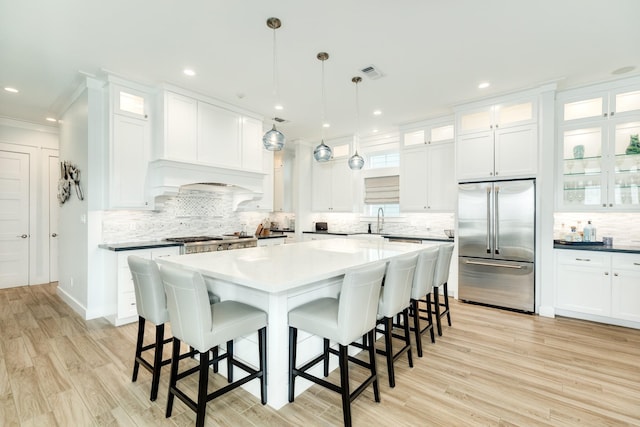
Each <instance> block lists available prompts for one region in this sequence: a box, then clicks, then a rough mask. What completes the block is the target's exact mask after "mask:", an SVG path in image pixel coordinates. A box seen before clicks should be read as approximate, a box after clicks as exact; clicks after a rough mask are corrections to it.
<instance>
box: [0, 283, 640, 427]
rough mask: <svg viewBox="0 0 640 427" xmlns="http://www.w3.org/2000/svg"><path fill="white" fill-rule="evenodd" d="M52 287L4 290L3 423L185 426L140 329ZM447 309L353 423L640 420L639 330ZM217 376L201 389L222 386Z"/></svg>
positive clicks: (250, 418) (307, 402) (305, 411)
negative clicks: (81, 311) (83, 308)
mask: <svg viewBox="0 0 640 427" xmlns="http://www.w3.org/2000/svg"><path fill="white" fill-rule="evenodd" d="M55 288H56V287H55V284H48V285H40V286H31V287H22V288H13V289H5V290H0V426H18V425H19V426H94V425H97V426H102V425H108V426H117V425H122V426H162V425H167V426H189V425H193V423H194V421H195V416H194V414H193V413H192V412H191V411H190V410H188V409H187V408H186V407H185V406H184V405H182V404H181V403H179V402H178V401H177V400H176V405H175V407H174V413H173V417H171V418H170V419H165V418H164V410H165V404H166V395H167V392H166V389H167V379H168V375H167V374H168V370H167V371H164V370H163V376H162V379H161V383H160V393H159V396H158V400H157V401H156V402H150V401H149V399H148V395H149V389H150V380H151V379H150V374H149V373H148V372H147V371H144V370H142V369H141V370H140V375H139V378H138V381H137V382H136V383H132V382H131V368H132V360H133V354H134V343H135V335H136V328H137V325H136V324H131V325H127V326H124V327H120V328H115V327H113V326H111V325H110V324H108V323H107V322H106V321H105V320H104V319H99V320H91V321H84V320H82V319H81V318H80V317H79V316H77V315H76V314H75V313H74V312H73V311H72V310H71V309H70V308H69V307H67V306H66V305H65V304H64V303H63V302H62V301H61V300H60V299H59V298H58V297H57V296H56V293H55ZM452 315H453V327H451V328H449V327H445V330H444V336H443V337H441V338H439V339H437V342H436V344H431V343H430V342H429V341H428V340H426V342H425V343H424V350H425V355H424V357H423V358H421V359H418V358H417V357H415V352H414V358H415V366H414V368H413V369H409V368H408V366H407V363H406V359H401V360H399V361H398V362H397V363H396V366H397V371H396V383H397V385H396V387H395V388H394V389H390V388H389V386H388V382H387V376H386V372H385V365H384V364H383V363H384V361H383V360H382V358H381V357H379V358H378V367H379V369H378V371H379V373H380V376H381V397H382V402H381V403H379V404H376V403H375V402H374V401H373V394H372V392H371V389H369V390H367V391H366V392H365V393H363V394H362V395H361V396H360V397H359V398H358V399H357V400H356V401H355V402H354V404H353V419H354V424H355V426H368V425H376V426H377V425H381V426H390V425H403V426H404V425H411V426H431V425H442V426H458V425H459V426H472V425H483V426H485V425H489V426H493V425H495V426H498V425H499V426H513V425H518V426H536V425H553V426H609V425H616V426H618V425H640V330H634V329H625V328H620V327H614V326H607V325H600V324H596V323H590V322H585V321H579V320H573V319H566V318H557V319H548V318H541V317H537V316H529V315H523V314H517V313H511V312H507V311H501V310H495V309H489V308H484V307H480V306H474V305H468V304H463V303H456V302H454V303H452ZM149 332H151V329H149ZM150 336H152V335H151V334H150ZM286 355H287V352H286V349H284V348H283V349H282V357H286ZM189 363H193V361H189ZM360 369H361V368H357V367H355V368H353V371H352V372H351V375H352V377H353V378H354V379H359V378H361V377H362V375H364V372H362V371H360ZM215 377H216V376H214V378H213V379H212V380H211V383H210V387H215V386H217V385H219V384H221V383H222V382H223V380H221V379H220V378H215ZM331 378H332V379H334V380H335V379H336V375H335V372H334V373H333V374H332V375H331ZM193 384H194V390H195V381H194V382H193ZM340 405H341V404H340V398H339V396H338V395H337V394H335V393H332V392H330V391H328V390H326V389H323V388H321V387H319V386H314V387H312V388H311V389H309V390H308V391H307V392H305V393H304V394H303V395H301V396H300V397H299V398H297V399H296V401H295V402H294V403H292V404H288V405H287V406H285V407H284V408H282V409H281V410H280V411H275V410H273V409H271V408H269V407H268V406H262V405H260V402H259V400H258V399H256V398H254V397H253V396H251V395H249V394H248V393H246V392H245V391H244V390H237V391H235V392H233V393H231V394H228V395H225V396H223V397H222V398H220V399H217V400H214V401H212V402H209V405H208V407H207V420H206V424H207V425H210V426H219V425H220V426H288V425H296V426H298V425H304V426H306V427H309V426H327V425H341V424H342V409H341V406H340Z"/></svg>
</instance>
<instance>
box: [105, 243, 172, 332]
mask: <svg viewBox="0 0 640 427" xmlns="http://www.w3.org/2000/svg"><path fill="white" fill-rule="evenodd" d="M179 254H180V248H179V247H178V246H171V247H166V248H152V249H136V250H130V251H108V253H107V259H106V264H107V265H106V268H105V272H106V275H107V277H106V280H107V286H108V287H109V289H110V290H109V291H108V292H109V300H110V304H109V306H110V309H109V312H110V313H109V315H108V316H107V318H108V319H109V321H110V322H111V323H113V324H114V325H115V326H120V325H124V324H127V323H132V322H135V321H137V320H138V309H137V306H136V293H135V289H134V287H133V277H132V276H131V271H130V270H129V263H128V262H127V258H128V257H129V256H130V255H136V256H139V257H140V258H145V259H158V258H162V257H166V256H173V255H179Z"/></svg>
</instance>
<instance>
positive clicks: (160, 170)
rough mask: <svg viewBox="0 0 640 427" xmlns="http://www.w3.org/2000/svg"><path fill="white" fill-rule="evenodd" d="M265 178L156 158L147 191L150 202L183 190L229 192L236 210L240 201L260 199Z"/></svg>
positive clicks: (152, 163)
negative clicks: (231, 194)
mask: <svg viewBox="0 0 640 427" xmlns="http://www.w3.org/2000/svg"><path fill="white" fill-rule="evenodd" d="M265 176H266V174H265V173H263V172H253V171H246V170H239V169H229V168H224V167H219V166H211V165H206V164H202V163H188V162H180V161H175V160H167V159H158V160H153V161H151V162H149V170H148V183H149V186H148V189H149V195H150V196H151V197H152V198H153V199H156V198H158V197H168V196H176V195H178V193H179V192H180V189H181V188H182V187H184V188H185V189H189V188H193V189H198V190H201V191H203V190H204V191H212V192H232V193H233V194H234V200H235V202H234V205H235V206H234V208H237V206H238V205H239V204H240V203H242V202H243V201H247V200H253V199H257V198H259V197H261V196H262V194H263V192H264V190H263V181H264V177H265Z"/></svg>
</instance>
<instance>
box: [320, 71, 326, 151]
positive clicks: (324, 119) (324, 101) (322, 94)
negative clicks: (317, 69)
mask: <svg viewBox="0 0 640 427" xmlns="http://www.w3.org/2000/svg"><path fill="white" fill-rule="evenodd" d="M324 61H325V60H322V82H321V86H322V88H321V89H322V91H321V96H322V123H320V126H321V129H322V141H324V135H325V128H324V124H325V122H326V121H327V97H326V95H325V92H324Z"/></svg>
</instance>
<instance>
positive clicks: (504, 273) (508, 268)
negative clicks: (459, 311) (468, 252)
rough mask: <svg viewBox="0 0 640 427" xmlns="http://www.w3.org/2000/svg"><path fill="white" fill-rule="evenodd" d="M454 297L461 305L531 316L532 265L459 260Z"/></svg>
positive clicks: (511, 262)
mask: <svg viewBox="0 0 640 427" xmlns="http://www.w3.org/2000/svg"><path fill="white" fill-rule="evenodd" d="M458 263H459V265H458V267H459V273H458V276H459V277H458V295H459V298H460V299H461V300H463V301H470V302H477V303H481V304H488V305H493V306H496V307H504V308H510V309H514V310H521V311H526V312H529V313H533V312H534V311H535V306H534V304H535V281H534V264H533V263H529V262H514V261H497V260H491V259H482V258H466V257H460V258H459V261H458Z"/></svg>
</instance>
